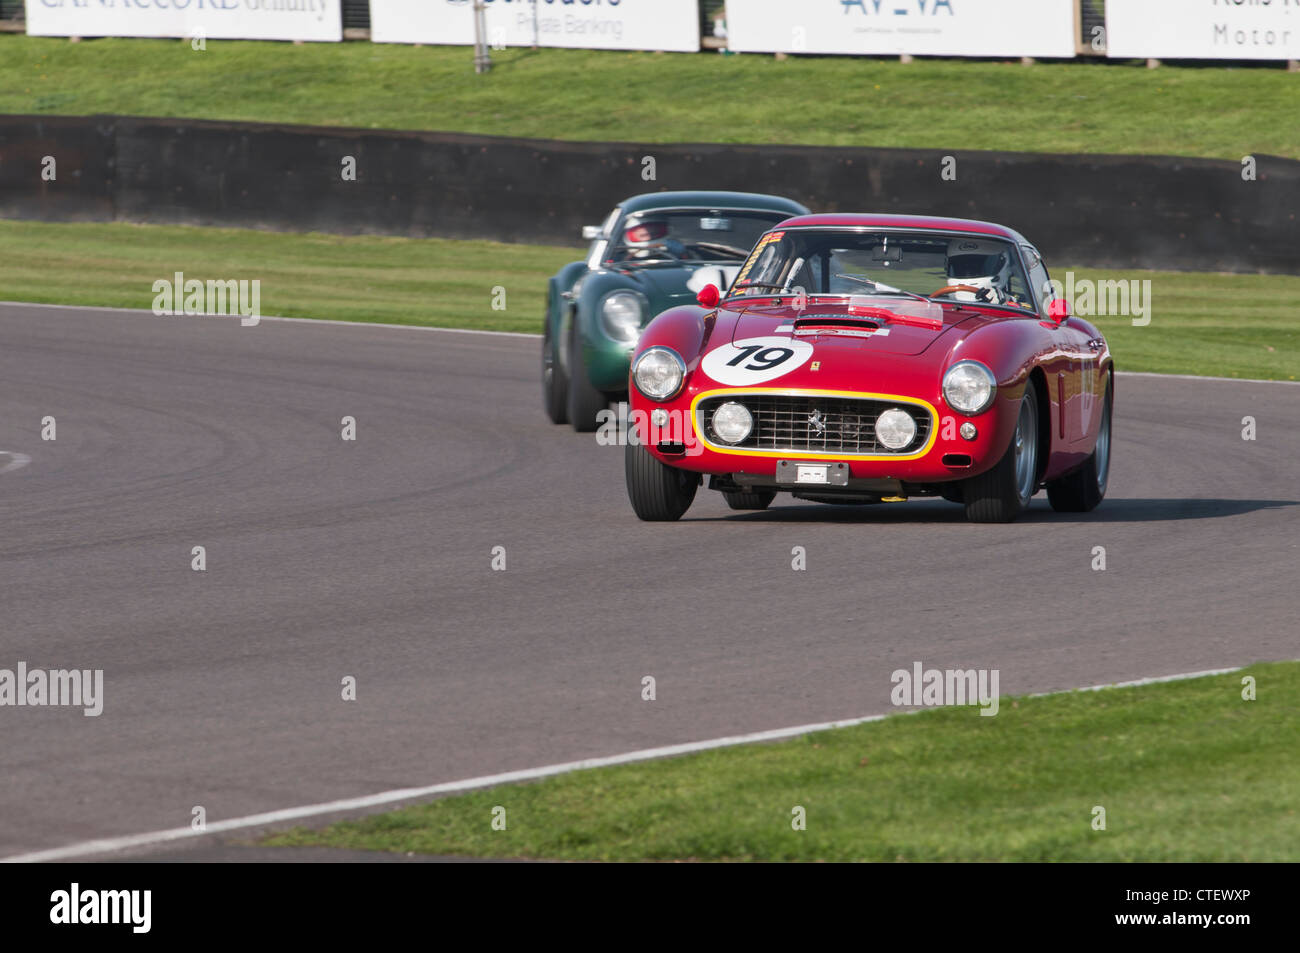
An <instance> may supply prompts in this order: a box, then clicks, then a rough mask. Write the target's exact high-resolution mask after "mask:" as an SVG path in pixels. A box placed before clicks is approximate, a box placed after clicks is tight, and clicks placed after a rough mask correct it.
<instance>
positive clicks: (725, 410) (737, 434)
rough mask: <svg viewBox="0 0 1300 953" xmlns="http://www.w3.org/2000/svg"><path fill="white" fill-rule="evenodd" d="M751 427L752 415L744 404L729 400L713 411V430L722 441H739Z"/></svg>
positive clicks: (752, 422)
mask: <svg viewBox="0 0 1300 953" xmlns="http://www.w3.org/2000/svg"><path fill="white" fill-rule="evenodd" d="M753 429H754V415H753V414H751V413H750V412H749V409H748V408H747V407H745V405H744V404H738V403H736V402H735V401H734V400H729V401H727V402H726V403H725V404H723V405H722V406H721V407H719V408H718V409H717V410H715V411H714V412H713V432H714V433H715V434H717V435H718V439H719V440H722V441H723V442H724V443H730V444H737V443H740V441H742V440H744V439H745V438H746V437H748V436H749V432H750V431H751V430H753Z"/></svg>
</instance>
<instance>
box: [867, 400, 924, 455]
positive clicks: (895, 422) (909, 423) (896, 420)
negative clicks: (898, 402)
mask: <svg viewBox="0 0 1300 953" xmlns="http://www.w3.org/2000/svg"><path fill="white" fill-rule="evenodd" d="M915 437H916V420H914V419H913V417H912V415H911V414H909V413H908V412H907V411H905V410H899V409H898V408H897V407H891V408H889V410H886V411H884V412H882V413H881V415H880V416H879V417H877V418H876V439H877V440H879V441H880V442H881V443H882V444H884V445H885V446H886V447H887V448H889V449H890V450H902V449H903V448H904V447H906V446H907V445H908V444H909V443H911V442H912V440H913V439H915Z"/></svg>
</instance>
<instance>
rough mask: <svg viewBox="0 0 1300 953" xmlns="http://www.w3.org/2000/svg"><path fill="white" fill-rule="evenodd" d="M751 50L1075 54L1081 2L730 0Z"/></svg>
mask: <svg viewBox="0 0 1300 953" xmlns="http://www.w3.org/2000/svg"><path fill="white" fill-rule="evenodd" d="M727 34H728V38H727V45H728V46H730V47H731V48H732V49H733V50H736V51H738V52H744V53H774V52H781V53H850V54H851V53H858V54H868V55H886V56H888V55H894V54H902V53H910V54H916V55H921V56H1048V57H1073V56H1074V55H1075V51H1074V0H727Z"/></svg>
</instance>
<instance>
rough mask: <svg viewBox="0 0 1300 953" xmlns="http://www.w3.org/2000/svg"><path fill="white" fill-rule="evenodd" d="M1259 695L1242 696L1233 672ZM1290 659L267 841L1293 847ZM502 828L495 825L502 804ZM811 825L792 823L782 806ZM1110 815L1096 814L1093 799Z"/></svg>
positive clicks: (544, 785)
mask: <svg viewBox="0 0 1300 953" xmlns="http://www.w3.org/2000/svg"><path fill="white" fill-rule="evenodd" d="M1246 674H1249V675H1251V676H1253V677H1254V678H1255V679H1256V684H1257V691H1258V700H1256V701H1245V700H1243V698H1242V693H1243V686H1242V677H1243V675H1246ZM1297 699H1300V663H1296V662H1285V663H1275V664H1267V665H1256V666H1252V667H1250V668H1248V669H1246V670H1244V671H1243V672H1238V673H1232V674H1229V675H1221V676H1211V677H1205V678H1199V679H1192V680H1187V681H1181V682H1169V683H1163V684H1158V685H1147V686H1141V687H1132V688H1118V689H1106V690H1102V691H1098V692H1074V693H1069V694H1064V695H1052V696H1048V697H1041V698H1019V699H1015V700H1013V699H1010V698H1004V699H1002V704H1001V709H1000V711H999V713H998V714H997V716H996V717H992V718H988V717H981V716H980V715H979V714H978V709H976V708H944V709H937V710H929V711H925V712H923V713H921V714H917V715H910V716H906V717H904V716H896V717H891V718H887V719H885V720H883V721H879V722H874V723H869V724H865V725H859V726H856V727H852V728H841V729H836V730H832V731H825V732H819V733H816V734H811V735H808V736H805V737H802V738H798V739H795V740H792V741H787V742H782V743H779V744H764V745H746V746H742V747H735V748H723V749H718V750H716V751H709V752H704V753H700V754H695V755H690V756H686V757H681V758H674V759H668V760H661V761H652V762H645V763H641V764H633V765H621V766H618V767H613V768H601V769H597V770H590V771H580V772H575V773H571V774H565V775H560V776H557V777H554V778H549V779H546V780H543V781H538V782H534V783H530V784H521V785H516V786H508V787H501V788H495V789H491V790H486V791H478V792H474V793H470V794H464V795H459V796H456V797H448V798H444V799H442V800H437V801H434V802H432V803H428V804H421V805H417V806H414V807H407V808H403V809H401V810H397V811H393V812H390V813H386V814H379V815H375V816H372V817H368V818H364V819H362V820H357V821H346V822H342V823H337V824H334V825H331V826H329V827H327V828H325V829H323V830H307V829H303V828H298V829H294V830H291V831H288V832H285V833H281V834H276V835H274V836H271V837H269V838H267V839H266V840H264V841H263V843H264V844H268V845H277V846H330V847H345V848H352V849H364V850H388V851H414V852H417V853H428V854H450V855H459V856H474V857H530V858H550V859H556V860H624V861H635V860H659V861H667V860H759V861H813V860H829V861H1296V860H1300V808H1298V806H1297V805H1298V802H1300V798H1298V795H1300V758H1297V757H1296V756H1295V740H1296V738H1297V737H1300V703H1298V702H1297ZM498 806H499V807H504V808H505V811H506V814H505V817H506V829H505V830H504V831H501V830H493V829H492V826H491V824H490V821H491V819H492V816H493V809H494V808H495V807H498ZM795 806H801V807H803V808H804V809H805V811H806V817H807V829H806V830H802V831H796V830H793V829H792V810H793V808H794V807H795ZM1096 807H1102V808H1104V809H1105V825H1106V829H1105V830H1094V829H1093V821H1094V816H1095V814H1094V809H1095V808H1096Z"/></svg>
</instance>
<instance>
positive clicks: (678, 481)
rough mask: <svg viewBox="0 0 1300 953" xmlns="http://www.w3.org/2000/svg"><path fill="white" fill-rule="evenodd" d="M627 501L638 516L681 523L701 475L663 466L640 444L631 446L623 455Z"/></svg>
mask: <svg viewBox="0 0 1300 953" xmlns="http://www.w3.org/2000/svg"><path fill="white" fill-rule="evenodd" d="M623 471H624V474H625V475H626V477H627V498H628V499H629V500H631V501H632V509H633V511H634V512H635V513H636V515H637V516H638V517H640V518H641V519H643V520H645V521H647V522H652V523H664V522H672V521H673V520H679V519H681V518H682V516H683V514H685V512H686V511H687V510H688V509H690V508H691V503H692V501H694V499H695V491H696V490H698V489H699V487H700V476H699V474H698V473H691V472H690V471H688V470H679V469H677V468H676V467H670V466H667V465H666V464H663V463H660V462H659V461H658V460H656V459H655V458H654V457H653V456H651V454H650V451H649V450H647V449H646V448H645V447H643V446H641V445H640V444H632V443H629V444H628V445H627V449H626V451H625V452H624V455H623Z"/></svg>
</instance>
